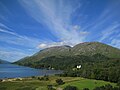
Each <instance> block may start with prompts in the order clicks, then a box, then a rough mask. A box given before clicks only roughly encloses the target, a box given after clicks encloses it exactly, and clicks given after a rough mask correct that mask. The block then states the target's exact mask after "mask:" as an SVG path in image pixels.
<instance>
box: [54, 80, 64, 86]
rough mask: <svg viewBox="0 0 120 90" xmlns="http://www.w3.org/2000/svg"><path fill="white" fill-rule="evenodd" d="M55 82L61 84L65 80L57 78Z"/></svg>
mask: <svg viewBox="0 0 120 90" xmlns="http://www.w3.org/2000/svg"><path fill="white" fill-rule="evenodd" d="M56 83H57V84H58V85H62V84H64V83H65V82H63V80H62V79H57V80H56Z"/></svg>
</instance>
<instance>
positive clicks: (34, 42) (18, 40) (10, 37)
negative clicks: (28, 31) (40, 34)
mask: <svg viewBox="0 0 120 90" xmlns="http://www.w3.org/2000/svg"><path fill="white" fill-rule="evenodd" d="M1 26H2V28H0V32H2V33H5V34H1V35H0V41H2V42H6V43H8V44H14V45H19V46H23V47H27V48H28V47H29V48H36V47H37V46H38V45H39V43H40V42H41V40H40V39H37V38H34V37H27V36H23V35H20V34H18V33H15V32H13V31H10V30H12V29H10V28H8V27H7V26H6V25H4V24H0V27H1ZM3 28H4V29H3ZM8 29H9V30H8Z"/></svg>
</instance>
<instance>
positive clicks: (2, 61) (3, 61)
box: [0, 59, 10, 64]
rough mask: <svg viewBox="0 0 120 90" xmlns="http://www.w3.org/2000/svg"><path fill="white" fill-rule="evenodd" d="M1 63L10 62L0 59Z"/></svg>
mask: <svg viewBox="0 0 120 90" xmlns="http://www.w3.org/2000/svg"><path fill="white" fill-rule="evenodd" d="M3 63H10V62H8V61H5V60H2V59H0V64H3Z"/></svg>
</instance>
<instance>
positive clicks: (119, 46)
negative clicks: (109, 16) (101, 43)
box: [111, 37, 120, 49]
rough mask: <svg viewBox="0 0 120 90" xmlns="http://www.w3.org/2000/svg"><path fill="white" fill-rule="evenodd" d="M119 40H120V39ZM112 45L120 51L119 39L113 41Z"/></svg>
mask: <svg viewBox="0 0 120 90" xmlns="http://www.w3.org/2000/svg"><path fill="white" fill-rule="evenodd" d="M119 38H120V37H119ZM111 45H113V46H114V47H116V48H119V49H120V40H119V39H113V40H112V41H111Z"/></svg>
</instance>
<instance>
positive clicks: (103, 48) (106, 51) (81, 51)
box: [71, 42, 120, 58]
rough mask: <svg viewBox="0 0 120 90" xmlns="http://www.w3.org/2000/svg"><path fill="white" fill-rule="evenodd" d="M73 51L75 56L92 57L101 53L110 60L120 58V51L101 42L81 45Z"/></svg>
mask: <svg viewBox="0 0 120 90" xmlns="http://www.w3.org/2000/svg"><path fill="white" fill-rule="evenodd" d="M71 51H72V54H73V55H85V56H92V55H94V54H97V53H99V54H102V55H104V56H107V57H109V58H120V49H118V48H114V47H112V46H109V45H106V44H103V43H99V42H85V43H80V44H78V45H76V46H74V47H73V48H72V50H71Z"/></svg>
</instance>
